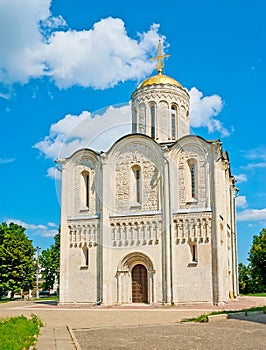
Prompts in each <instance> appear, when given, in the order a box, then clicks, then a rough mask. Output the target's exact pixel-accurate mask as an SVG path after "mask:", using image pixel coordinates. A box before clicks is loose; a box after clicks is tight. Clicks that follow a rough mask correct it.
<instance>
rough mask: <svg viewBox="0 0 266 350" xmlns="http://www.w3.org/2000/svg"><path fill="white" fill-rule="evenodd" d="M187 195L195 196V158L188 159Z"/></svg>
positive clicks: (194, 197)
mask: <svg viewBox="0 0 266 350" xmlns="http://www.w3.org/2000/svg"><path fill="white" fill-rule="evenodd" d="M188 166H189V182H190V183H189V194H188V195H189V197H190V198H193V199H196V198H197V162H196V160H195V159H189V161H188Z"/></svg>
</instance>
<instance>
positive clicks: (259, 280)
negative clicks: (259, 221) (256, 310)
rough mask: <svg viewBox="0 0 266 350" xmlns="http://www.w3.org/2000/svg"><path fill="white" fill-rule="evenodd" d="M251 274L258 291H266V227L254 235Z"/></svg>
mask: <svg viewBox="0 0 266 350" xmlns="http://www.w3.org/2000/svg"><path fill="white" fill-rule="evenodd" d="M248 260H249V261H250V274H251V278H252V282H253V287H254V288H255V290H256V292H265V291H266V229H265V228H263V229H262V230H261V232H260V233H259V234H258V235H255V236H254V237H253V242H252V246H251V249H250V251H249V259H248Z"/></svg>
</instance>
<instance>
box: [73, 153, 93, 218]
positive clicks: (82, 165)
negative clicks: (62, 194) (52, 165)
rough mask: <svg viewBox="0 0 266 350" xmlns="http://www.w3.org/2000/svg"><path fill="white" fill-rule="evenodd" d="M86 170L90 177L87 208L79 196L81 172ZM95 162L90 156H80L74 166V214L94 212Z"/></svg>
mask: <svg viewBox="0 0 266 350" xmlns="http://www.w3.org/2000/svg"><path fill="white" fill-rule="evenodd" d="M84 171H86V172H88V174H89V179H90V183H89V186H90V195H89V196H90V201H89V202H90V204H89V208H85V207H84V203H83V201H82V198H81V186H84V183H82V180H83V179H82V172H84ZM95 171H96V162H95V160H94V159H92V158H90V157H82V158H80V159H79V160H78V161H77V162H76V166H75V178H74V181H75V184H74V215H77V216H82V215H92V214H95V213H96V188H95V187H96V185H95Z"/></svg>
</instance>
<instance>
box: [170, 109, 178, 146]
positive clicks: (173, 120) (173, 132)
mask: <svg viewBox="0 0 266 350" xmlns="http://www.w3.org/2000/svg"><path fill="white" fill-rule="evenodd" d="M176 115H177V113H176V106H175V105H172V107H171V137H172V139H175V138H176Z"/></svg>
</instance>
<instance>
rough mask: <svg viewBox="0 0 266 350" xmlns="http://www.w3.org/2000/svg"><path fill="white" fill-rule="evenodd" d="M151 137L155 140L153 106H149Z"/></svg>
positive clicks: (154, 112) (154, 113)
mask: <svg viewBox="0 0 266 350" xmlns="http://www.w3.org/2000/svg"><path fill="white" fill-rule="evenodd" d="M150 108H151V137H152V138H153V139H154V138H155V118H156V106H155V104H152V105H151V107H150Z"/></svg>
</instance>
